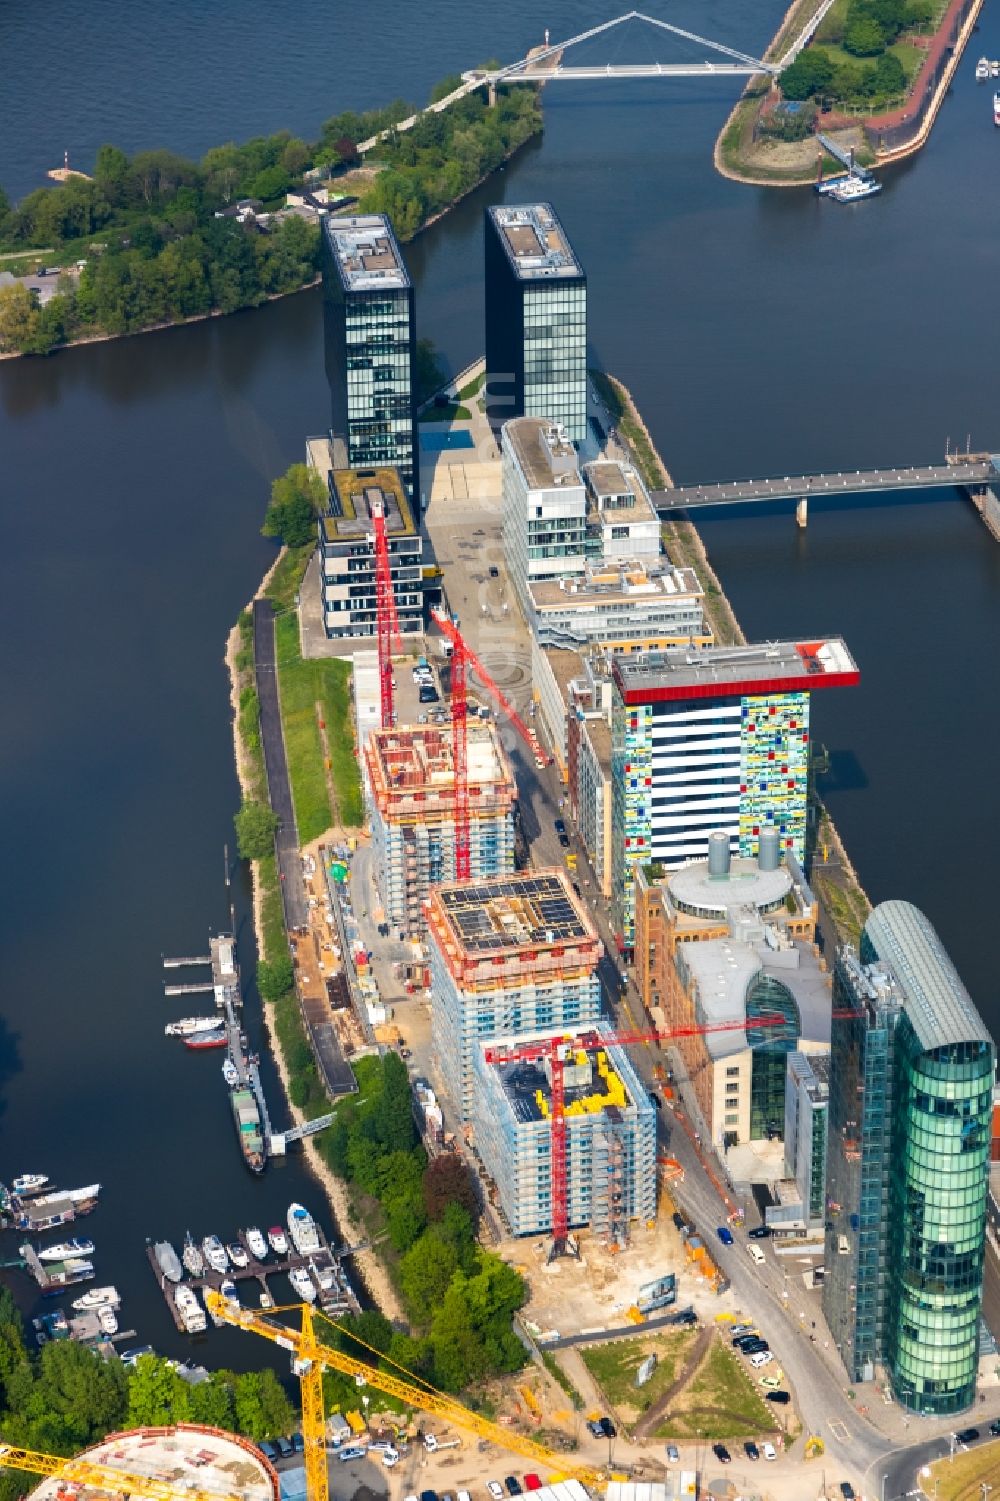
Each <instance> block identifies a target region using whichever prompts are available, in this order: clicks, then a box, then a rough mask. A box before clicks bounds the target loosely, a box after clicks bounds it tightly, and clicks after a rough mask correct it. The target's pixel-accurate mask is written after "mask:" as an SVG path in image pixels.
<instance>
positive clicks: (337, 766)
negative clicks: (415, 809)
mask: <svg viewBox="0 0 1000 1501" xmlns="http://www.w3.org/2000/svg"><path fill="white" fill-rule="evenodd" d="M275 647H276V657H277V664H278V688H279V693H280V697H281V720H282V724H283V726H284V731H285V751H286V754H287V756H288V774H289V778H290V780H291V784H292V800H293V802H294V804H295V821H296V823H297V824H298V830H299V839H300V841H301V842H302V844H308V843H309V842H310V840H313V839H316V838H317V837H318V836H319V835H320V834H322V833H324V832H325V830H326V829H328V828H329V827H330V825H331V824H332V823H333V821H334V820H333V812H332V810H331V807H330V796H329V792H328V789H327V781H326V768H325V767H324V764H323V744H322V740H321V738H320V730H319V721H318V717H317V712H316V705H317V703H319V704H320V705H321V706H322V717H323V719H324V721H325V723H326V729H327V736H328V738H329V742H330V758H331V761H332V763H333V766H332V771H333V780H334V784H335V786H336V788H337V794H338V798H339V802H340V820H341V822H342V823H344V824H346V825H350V826H356V825H357V824H359V823H360V822H361V788H360V778H359V775H358V766H357V761H356V760H355V757H354V737H353V731H352V727H351V715H350V696H349V688H348V684H349V681H350V675H351V668H350V664H349V663H347V662H342V661H339V660H331V659H322V660H320V661H311V662H306V661H303V659H302V656H301V654H300V652H299V622H298V617H297V616H296V615H295V613H294V612H293V611H290V612H289V613H288V614H286V615H281V616H279V618H278V619H277V620H276V621H275Z"/></svg>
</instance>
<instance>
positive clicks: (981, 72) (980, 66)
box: [976, 57, 990, 83]
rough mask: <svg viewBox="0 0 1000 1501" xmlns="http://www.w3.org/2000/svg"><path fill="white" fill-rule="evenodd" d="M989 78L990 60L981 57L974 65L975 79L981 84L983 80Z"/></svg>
mask: <svg viewBox="0 0 1000 1501" xmlns="http://www.w3.org/2000/svg"><path fill="white" fill-rule="evenodd" d="M989 76H990V60H989V58H988V57H981V58H980V59H979V61H978V62H977V63H976V77H977V78H978V79H979V81H980V83H982V81H983V79H984V78H989Z"/></svg>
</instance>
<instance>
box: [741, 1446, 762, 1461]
mask: <svg viewBox="0 0 1000 1501" xmlns="http://www.w3.org/2000/svg"><path fill="white" fill-rule="evenodd" d="M743 1453H744V1454H745V1455H746V1457H747V1459H759V1458H760V1450H759V1449H758V1448H757V1445H756V1444H755V1443H752V1442H750V1443H746V1444H744V1445H743Z"/></svg>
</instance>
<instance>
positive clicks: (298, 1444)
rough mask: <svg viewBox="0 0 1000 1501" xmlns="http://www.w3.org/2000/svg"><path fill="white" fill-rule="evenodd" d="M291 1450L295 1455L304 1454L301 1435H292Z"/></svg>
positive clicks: (304, 1448) (304, 1442)
mask: <svg viewBox="0 0 1000 1501" xmlns="http://www.w3.org/2000/svg"><path fill="white" fill-rule="evenodd" d="M292 1448H293V1449H294V1450H295V1453H296V1454H304V1453H305V1452H306V1441H305V1439H304V1438H303V1437H302V1435H301V1433H293V1434H292Z"/></svg>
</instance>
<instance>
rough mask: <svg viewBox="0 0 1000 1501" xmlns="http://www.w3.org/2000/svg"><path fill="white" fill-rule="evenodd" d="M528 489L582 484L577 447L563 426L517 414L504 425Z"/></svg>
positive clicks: (550, 488) (506, 436)
mask: <svg viewBox="0 0 1000 1501" xmlns="http://www.w3.org/2000/svg"><path fill="white" fill-rule="evenodd" d="M503 438H504V440H505V441H506V442H507V443H508V444H509V445H510V448H511V451H512V452H513V454H514V457H515V458H516V459H517V462H518V465H519V466H520V469H521V473H522V474H523V475H524V478H525V480H526V482H527V485H528V489H529V490H552V489H564V488H565V489H569V488H571V487H572V486H574V485H576V486H579V487H580V488H581V489H582V488H583V480H582V478H581V476H580V470H579V468H578V467H577V460H576V449H575V448H574V447H573V444H572V443H571V442H570V440H569V438H567V437H566V435H565V433H564V431H563V429H562V428H560V427H557V426H555V424H554V423H552V422H551V421H549V419H548V418H545V417H514V418H512V419H511V421H510V422H505V423H504V426H503Z"/></svg>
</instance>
